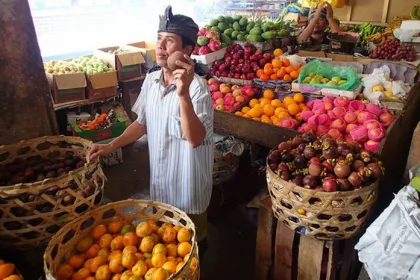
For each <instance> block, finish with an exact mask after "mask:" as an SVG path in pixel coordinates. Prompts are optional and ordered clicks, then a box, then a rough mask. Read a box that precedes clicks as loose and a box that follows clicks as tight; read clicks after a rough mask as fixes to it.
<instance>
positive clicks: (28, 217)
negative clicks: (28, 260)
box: [0, 136, 106, 250]
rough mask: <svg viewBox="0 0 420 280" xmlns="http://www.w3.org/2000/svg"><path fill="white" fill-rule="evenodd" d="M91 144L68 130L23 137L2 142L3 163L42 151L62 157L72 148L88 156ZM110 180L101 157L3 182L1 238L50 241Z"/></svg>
mask: <svg viewBox="0 0 420 280" xmlns="http://www.w3.org/2000/svg"><path fill="white" fill-rule="evenodd" d="M90 145H91V142H90V141H88V140H84V139H81V138H77V137H65V136H46V137H41V138H36V139H31V140H27V141H21V142H19V143H15V144H12V145H7V146H0V165H4V164H7V163H11V162H14V161H15V159H23V160H24V161H26V160H28V159H30V158H33V157H39V156H40V157H42V158H44V159H45V158H49V159H57V158H62V157H64V155H66V153H67V152H72V153H73V154H74V155H75V156H79V157H81V158H85V157H86V154H87V152H88V150H89V148H90ZM105 181H106V177H105V175H104V174H103V172H102V168H101V166H100V163H99V160H96V161H94V162H92V163H90V164H84V166H82V167H80V168H77V169H75V170H72V171H70V172H68V173H63V174H62V175H61V176H59V177H56V178H49V179H45V180H43V181H38V182H34V183H22V184H16V185H12V186H0V228H1V231H0V242H1V243H2V244H3V245H4V246H7V247H13V248H15V249H19V250H26V249H29V248H33V247H39V246H45V245H46V244H47V242H48V240H49V239H50V238H51V237H52V236H53V235H54V234H55V233H56V232H57V231H58V230H59V229H60V228H61V227H62V226H63V225H64V224H65V223H66V222H68V221H71V220H73V219H75V218H76V217H78V216H79V215H80V214H81V213H83V212H85V211H87V210H90V209H93V208H96V206H97V205H99V204H100V203H101V201H102V196H103V191H104V185H105Z"/></svg>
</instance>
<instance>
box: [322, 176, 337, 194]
mask: <svg viewBox="0 0 420 280" xmlns="http://www.w3.org/2000/svg"><path fill="white" fill-rule="evenodd" d="M322 188H323V189H324V191H326V192H335V191H337V188H338V186H337V182H336V181H335V179H334V178H331V177H328V178H325V179H324V180H323V181H322Z"/></svg>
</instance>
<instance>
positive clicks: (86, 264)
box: [83, 259, 93, 269]
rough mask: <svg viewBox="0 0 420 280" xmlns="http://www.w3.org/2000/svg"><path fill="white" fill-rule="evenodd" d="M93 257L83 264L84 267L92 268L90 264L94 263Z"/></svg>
mask: <svg viewBox="0 0 420 280" xmlns="http://www.w3.org/2000/svg"><path fill="white" fill-rule="evenodd" d="M92 262H93V259H87V260H86V261H85V263H84V264H83V267H84V268H87V269H90V266H91V265H92Z"/></svg>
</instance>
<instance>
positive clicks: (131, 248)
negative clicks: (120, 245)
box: [122, 245, 137, 254]
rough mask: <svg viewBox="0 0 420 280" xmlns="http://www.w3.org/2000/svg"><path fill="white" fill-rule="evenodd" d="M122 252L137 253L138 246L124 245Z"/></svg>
mask: <svg viewBox="0 0 420 280" xmlns="http://www.w3.org/2000/svg"><path fill="white" fill-rule="evenodd" d="M122 253H123V254H124V253H133V254H135V253H137V247H136V246H134V245H128V246H126V247H124V249H123V251H122Z"/></svg>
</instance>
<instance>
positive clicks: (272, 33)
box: [261, 31, 276, 40]
mask: <svg viewBox="0 0 420 280" xmlns="http://www.w3.org/2000/svg"><path fill="white" fill-rule="evenodd" d="M275 36H276V32H275V31H267V32H264V33H263V34H261V37H262V38H263V39H265V40H273V39H274V37H275Z"/></svg>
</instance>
